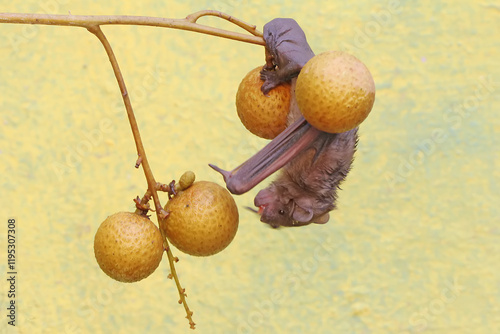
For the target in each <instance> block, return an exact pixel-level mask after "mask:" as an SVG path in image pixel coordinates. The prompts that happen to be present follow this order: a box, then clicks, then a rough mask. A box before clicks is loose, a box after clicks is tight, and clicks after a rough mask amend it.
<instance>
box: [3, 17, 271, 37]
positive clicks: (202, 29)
mask: <svg viewBox="0 0 500 334" xmlns="http://www.w3.org/2000/svg"><path fill="white" fill-rule="evenodd" d="M202 16H217V17H220V18H222V19H224V20H227V21H229V22H231V23H234V24H236V25H237V26H239V27H241V28H243V29H245V30H246V31H248V32H250V33H251V34H252V35H253V36H248V35H245V34H242V33H237V32H233V31H227V30H224V29H218V28H213V27H209V26H205V25H200V24H197V23H196V21H197V20H198V19H199V18H200V17H202ZM0 23H20V24H44V25H58V26H74V27H83V28H87V29H89V28H93V27H96V26H101V25H110V24H114V25H116V24H121V25H143V26H153V27H162V28H172V29H180V30H188V31H193V32H198V33H202V34H207V35H212V36H218V37H224V38H228V39H232V40H236V41H241V42H246V43H252V44H257V45H264V44H265V43H264V39H263V38H262V33H261V32H260V31H258V30H257V29H256V26H254V25H250V24H248V23H245V22H243V21H241V20H239V19H237V18H235V17H232V16H231V15H228V14H225V13H222V12H219V11H216V10H202V11H199V12H196V13H193V14H190V15H188V16H187V17H186V18H184V19H169V18H161V17H150V16H128V15H49V14H24V13H0Z"/></svg>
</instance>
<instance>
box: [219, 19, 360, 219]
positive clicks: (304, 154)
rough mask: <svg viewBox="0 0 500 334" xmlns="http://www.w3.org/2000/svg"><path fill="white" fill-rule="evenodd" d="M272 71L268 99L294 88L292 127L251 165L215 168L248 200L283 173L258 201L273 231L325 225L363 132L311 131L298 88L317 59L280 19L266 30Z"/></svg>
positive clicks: (267, 72) (266, 76)
mask: <svg viewBox="0 0 500 334" xmlns="http://www.w3.org/2000/svg"><path fill="white" fill-rule="evenodd" d="M264 40H265V42H266V51H265V54H266V65H265V66H264V67H263V69H262V71H261V79H263V80H264V83H263V84H262V87H261V90H262V92H263V94H267V93H268V92H269V91H270V90H272V89H273V88H274V87H276V86H278V85H280V84H281V83H283V82H290V83H291V89H292V97H291V102H290V111H289V114H288V127H287V128H286V129H285V130H284V131H283V132H282V133H280V134H279V135H278V136H277V137H276V138H274V139H273V140H272V141H271V142H270V143H269V144H267V145H266V146H265V147H264V148H263V149H262V150H260V151H259V152H258V153H257V154H255V155H254V156H252V157H251V158H250V159H249V160H247V161H246V162H244V163H243V164H241V165H240V166H238V167H236V168H235V169H234V170H232V171H225V170H223V169H221V168H219V167H217V166H215V165H212V164H210V167H212V168H213V169H215V170H216V171H218V172H219V173H221V174H222V176H223V178H224V181H225V182H226V187H227V188H228V190H229V191H230V192H231V193H233V194H243V193H245V192H247V191H249V190H251V189H252V188H253V187H255V186H256V185H257V184H259V183H260V182H262V181H263V180H264V179H265V178H267V177H268V176H270V175H271V174H273V173H274V172H276V171H278V170H280V169H281V170H280V173H279V175H278V176H277V178H276V179H275V180H274V181H273V182H272V183H271V184H270V185H269V186H268V187H267V188H265V189H263V190H261V191H260V192H259V193H258V194H257V196H256V197H255V200H254V204H255V206H256V207H258V208H259V210H258V211H257V210H254V211H257V212H258V213H259V214H260V215H261V218H260V220H261V221H262V222H264V223H267V224H269V225H270V226H272V227H275V228H276V227H279V226H303V225H308V224H311V223H317V224H324V223H326V222H328V220H329V217H330V216H329V212H330V211H331V210H333V209H335V208H336V204H335V202H336V199H337V189H339V185H340V184H341V183H342V181H343V180H344V179H345V177H346V176H347V174H348V172H349V171H350V169H351V165H352V161H353V159H354V152H355V150H356V145H357V141H358V135H357V128H355V129H352V130H350V131H347V132H344V133H338V134H337V133H326V132H323V131H320V130H318V129H316V128H314V127H313V126H311V125H310V124H309V123H308V122H307V121H306V120H305V119H304V117H303V116H302V114H301V113H300V109H299V107H298V105H297V102H296V100H295V83H296V79H297V76H298V74H299V72H300V70H301V69H302V67H303V66H304V65H305V63H307V61H308V60H309V59H311V58H312V57H314V53H313V51H312V50H311V48H310V47H309V44H308V43H307V40H306V36H305V34H304V32H303V30H302V29H301V28H300V26H299V25H298V24H297V22H296V21H295V20H293V19H288V18H278V19H274V20H272V21H271V22H269V23H267V24H266V25H265V26H264Z"/></svg>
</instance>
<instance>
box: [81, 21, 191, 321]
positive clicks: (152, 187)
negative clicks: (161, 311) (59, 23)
mask: <svg viewBox="0 0 500 334" xmlns="http://www.w3.org/2000/svg"><path fill="white" fill-rule="evenodd" d="M87 29H88V30H89V31H90V32H91V33H92V34H94V35H95V36H96V37H97V38H98V39H99V41H100V42H101V44H102V45H103V46H104V49H105V50H106V53H107V55H108V58H109V61H110V63H111V66H112V68H113V72H114V74H115V77H116V80H117V81H118V86H119V87H120V92H121V95H122V98H123V103H124V104H125V109H126V110H127V116H128V119H129V122H130V127H131V128H132V134H133V137H134V141H135V144H136V147H137V152H138V155H139V157H140V161H141V165H142V168H143V170H144V174H145V176H146V180H147V183H148V191H149V193H150V194H151V196H152V197H153V202H154V205H155V208H156V210H155V211H156V215H157V218H158V221H159V222H160V221H161V220H162V219H164V218H165V217H166V216H167V213H166V212H165V210H163V207H162V206H161V203H160V199H159V197H158V192H157V190H156V181H155V178H154V175H153V171H152V170H151V167H150V165H149V162H148V159H147V156H146V150H145V149H144V145H143V144H142V139H141V135H140V133H139V127H138V125H137V120H136V118H135V115H134V111H133V109H132V104H131V102H130V98H129V96H128V92H127V87H126V86H125V81H124V80H123V76H122V74H121V71H120V67H119V66H118V61H117V60H116V57H115V54H114V52H113V49H112V48H111V45H110V44H109V42H108V40H107V38H106V36H105V35H104V33H103V32H102V30H101V28H100V27H99V26H98V25H96V26H90V27H88V28H87ZM160 232H161V234H162V238H163V240H164V248H165V250H166V252H167V257H168V262H169V264H170V270H171V273H172V277H173V278H174V280H175V284H176V286H177V290H178V292H179V297H180V302H181V303H182V304H183V305H184V309H185V310H186V314H187V315H186V318H187V319H188V321H189V325H190V326H191V328H192V329H194V328H195V323H194V321H193V319H192V315H193V312H192V311H191V310H190V309H189V306H188V305H187V302H186V293H185V289H183V288H182V286H181V284H180V282H179V277H178V276H177V272H176V270H175V266H174V262H175V260H176V258H174V256H173V255H172V252H171V251H170V246H169V244H168V241H167V238H166V236H165V234H164V232H163V229H162V228H160Z"/></svg>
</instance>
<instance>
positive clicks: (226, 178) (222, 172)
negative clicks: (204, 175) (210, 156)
mask: <svg viewBox="0 0 500 334" xmlns="http://www.w3.org/2000/svg"><path fill="white" fill-rule="evenodd" d="M208 165H209V166H210V167H211V168H212V169H214V170H215V171H217V172H219V173H220V174H221V175H222V177H223V178H224V182H226V183H227V180H228V179H229V177H230V176H231V172H229V171H227V170H224V169H222V168H219V167H217V166H215V165H212V164H208Z"/></svg>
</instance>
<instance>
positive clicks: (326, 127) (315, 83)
mask: <svg viewBox="0 0 500 334" xmlns="http://www.w3.org/2000/svg"><path fill="white" fill-rule="evenodd" d="M295 95H296V99H297V104H298V106H299V108H300V111H301V112H302V114H303V115H304V118H305V119H306V120H307V121H308V122H309V123H310V124H311V125H312V126H314V127H316V128H317V129H319V130H322V131H325V132H330V133H342V132H345V131H349V130H351V129H353V128H355V127H357V126H358V125H359V124H361V122H363V121H364V120H365V119H366V117H367V116H368V114H369V113H370V111H371V109H372V107H373V103H374V101H375V83H374V81H373V78H372V75H371V74H370V71H369V70H368V68H367V67H366V66H365V65H364V64H363V63H362V62H361V61H359V60H358V59H357V58H356V57H354V56H352V55H350V54H348V53H345V52H342V51H329V52H324V53H321V54H319V55H317V56H314V57H313V58H312V59H311V60H309V61H308V62H307V63H306V64H305V65H304V67H303V68H302V70H301V72H300V74H299V76H298V78H297V85H296V88H295Z"/></svg>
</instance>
